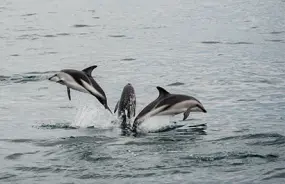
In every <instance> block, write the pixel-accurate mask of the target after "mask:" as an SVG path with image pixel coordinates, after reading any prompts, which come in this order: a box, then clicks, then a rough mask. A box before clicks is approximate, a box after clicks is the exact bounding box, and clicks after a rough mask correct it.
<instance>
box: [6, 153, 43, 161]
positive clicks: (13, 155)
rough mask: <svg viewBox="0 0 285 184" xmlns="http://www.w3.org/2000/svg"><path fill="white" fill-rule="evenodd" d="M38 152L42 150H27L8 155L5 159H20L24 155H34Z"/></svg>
mask: <svg viewBox="0 0 285 184" xmlns="http://www.w3.org/2000/svg"><path fill="white" fill-rule="evenodd" d="M38 152H40V151H34V152H26V153H13V154H11V155H8V156H6V157H5V159H8V160H16V159H19V158H20V157H21V156H23V155H32V154H36V153H38Z"/></svg>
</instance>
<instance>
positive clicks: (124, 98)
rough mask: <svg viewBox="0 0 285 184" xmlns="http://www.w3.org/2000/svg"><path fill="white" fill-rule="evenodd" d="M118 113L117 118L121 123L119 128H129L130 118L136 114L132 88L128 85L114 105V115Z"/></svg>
mask: <svg viewBox="0 0 285 184" xmlns="http://www.w3.org/2000/svg"><path fill="white" fill-rule="evenodd" d="M116 111H118V118H119V119H120V120H121V121H122V122H121V128H122V129H126V128H128V127H129V126H130V120H131V118H133V117H135V114H136V95H135V89H134V88H133V86H132V85H131V84H130V83H128V84H127V85H126V86H125V87H124V89H123V91H122V93H121V98H120V100H119V101H118V103H117V104H116V107H115V110H114V113H116Z"/></svg>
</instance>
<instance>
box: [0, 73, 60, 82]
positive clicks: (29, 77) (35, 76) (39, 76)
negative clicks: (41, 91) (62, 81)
mask: <svg viewBox="0 0 285 184" xmlns="http://www.w3.org/2000/svg"><path fill="white" fill-rule="evenodd" d="M56 72H57V71H44V72H27V73H23V74H14V75H11V76H4V75H0V82H1V83H0V84H4V85H8V84H11V83H22V84H23V83H28V82H39V81H45V80H47V79H48V78H49V77H50V76H51V75H52V74H54V73H56Z"/></svg>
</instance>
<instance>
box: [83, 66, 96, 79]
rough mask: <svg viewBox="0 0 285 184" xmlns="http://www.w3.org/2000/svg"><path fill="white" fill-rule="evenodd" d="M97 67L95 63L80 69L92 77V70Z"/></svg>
mask: <svg viewBox="0 0 285 184" xmlns="http://www.w3.org/2000/svg"><path fill="white" fill-rule="evenodd" d="M95 68H97V65H93V66H89V67H88V68H85V69H83V70H82V71H83V72H84V73H85V74H86V75H87V76H88V77H92V75H91V73H92V71H93V70H94V69H95Z"/></svg>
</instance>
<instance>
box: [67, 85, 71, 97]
mask: <svg viewBox="0 0 285 184" xmlns="http://www.w3.org/2000/svg"><path fill="white" fill-rule="evenodd" d="M67 95H68V98H69V100H71V96H70V88H69V87H67Z"/></svg>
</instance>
